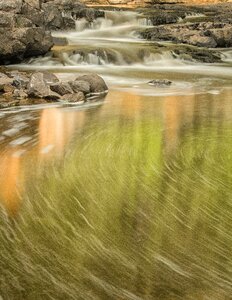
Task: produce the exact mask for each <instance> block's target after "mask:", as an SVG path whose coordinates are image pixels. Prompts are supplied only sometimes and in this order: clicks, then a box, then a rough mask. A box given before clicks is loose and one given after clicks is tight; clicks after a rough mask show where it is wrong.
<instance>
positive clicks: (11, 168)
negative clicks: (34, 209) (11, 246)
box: [0, 108, 85, 215]
mask: <svg viewBox="0 0 232 300" xmlns="http://www.w3.org/2000/svg"><path fill="white" fill-rule="evenodd" d="M84 122H85V112H84V111H79V112H78V113H77V112H75V111H67V112H65V111H63V110H60V109H58V108H52V109H45V110H44V111H42V113H41V117H40V122H39V128H38V129H39V134H38V143H37V146H34V147H32V148H31V149H26V150H27V151H26V152H25V155H20V153H21V150H22V149H20V148H19V147H17V148H12V147H10V146H9V145H8V144H5V145H3V148H5V149H3V150H2V151H3V153H2V155H1V160H0V170H1V171H0V202H1V203H2V204H3V205H4V206H5V207H6V209H7V211H8V213H9V214H10V215H15V214H16V213H17V212H18V210H19V208H20V205H21V201H20V195H21V194H22V193H23V189H24V183H25V182H24V175H25V178H26V177H27V176H28V173H29V172H31V170H30V169H29V168H28V166H30V163H28V162H29V161H30V160H31V159H33V163H34V167H35V168H37V166H36V162H38V159H39V161H40V162H41V161H43V160H44V159H46V162H47V160H48V159H49V160H51V159H53V158H56V159H57V158H58V157H59V156H61V155H62V154H63V153H64V149H65V146H66V145H67V143H68V142H69V141H70V139H71V137H72V135H73V133H74V131H75V129H76V128H78V127H79V128H80V127H82V126H83V124H84ZM33 129H34V131H35V130H36V129H37V128H36V127H35V128H33ZM32 131H33V130H32ZM22 135H23V132H22ZM32 171H33V170H32Z"/></svg>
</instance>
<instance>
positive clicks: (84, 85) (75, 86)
mask: <svg viewBox="0 0 232 300" xmlns="http://www.w3.org/2000/svg"><path fill="white" fill-rule="evenodd" d="M69 84H70V86H71V88H72V90H73V91H74V93H77V92H83V93H84V94H88V93H90V83H89V82H87V81H84V80H74V81H70V82H69Z"/></svg>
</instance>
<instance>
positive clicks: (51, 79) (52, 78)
mask: <svg viewBox="0 0 232 300" xmlns="http://www.w3.org/2000/svg"><path fill="white" fill-rule="evenodd" d="M43 80H44V81H45V82H46V83H47V84H48V85H51V84H55V83H58V82H59V79H58V78H57V76H56V75H55V74H53V73H50V72H43Z"/></svg>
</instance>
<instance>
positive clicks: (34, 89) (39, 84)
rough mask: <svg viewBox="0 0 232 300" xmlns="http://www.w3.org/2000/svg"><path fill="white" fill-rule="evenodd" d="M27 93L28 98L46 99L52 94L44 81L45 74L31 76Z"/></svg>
mask: <svg viewBox="0 0 232 300" xmlns="http://www.w3.org/2000/svg"><path fill="white" fill-rule="evenodd" d="M27 91H28V96H30V97H35V98H45V97H46V96H48V95H50V93H51V90H50V88H49V85H48V84H47V83H46V82H45V81H44V74H43V73H40V72H38V73H34V74H32V75H31V78H30V81H29V83H28V86H27Z"/></svg>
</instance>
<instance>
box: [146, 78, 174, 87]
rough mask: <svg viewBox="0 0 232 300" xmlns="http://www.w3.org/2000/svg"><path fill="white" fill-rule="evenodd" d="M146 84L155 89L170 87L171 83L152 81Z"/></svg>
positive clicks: (164, 80) (165, 80)
mask: <svg viewBox="0 0 232 300" xmlns="http://www.w3.org/2000/svg"><path fill="white" fill-rule="evenodd" d="M148 84H149V85H152V86H155V87H165V86H170V85H171V84H172V82H171V81H170V80H167V79H154V80H150V81H149V82H148Z"/></svg>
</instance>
